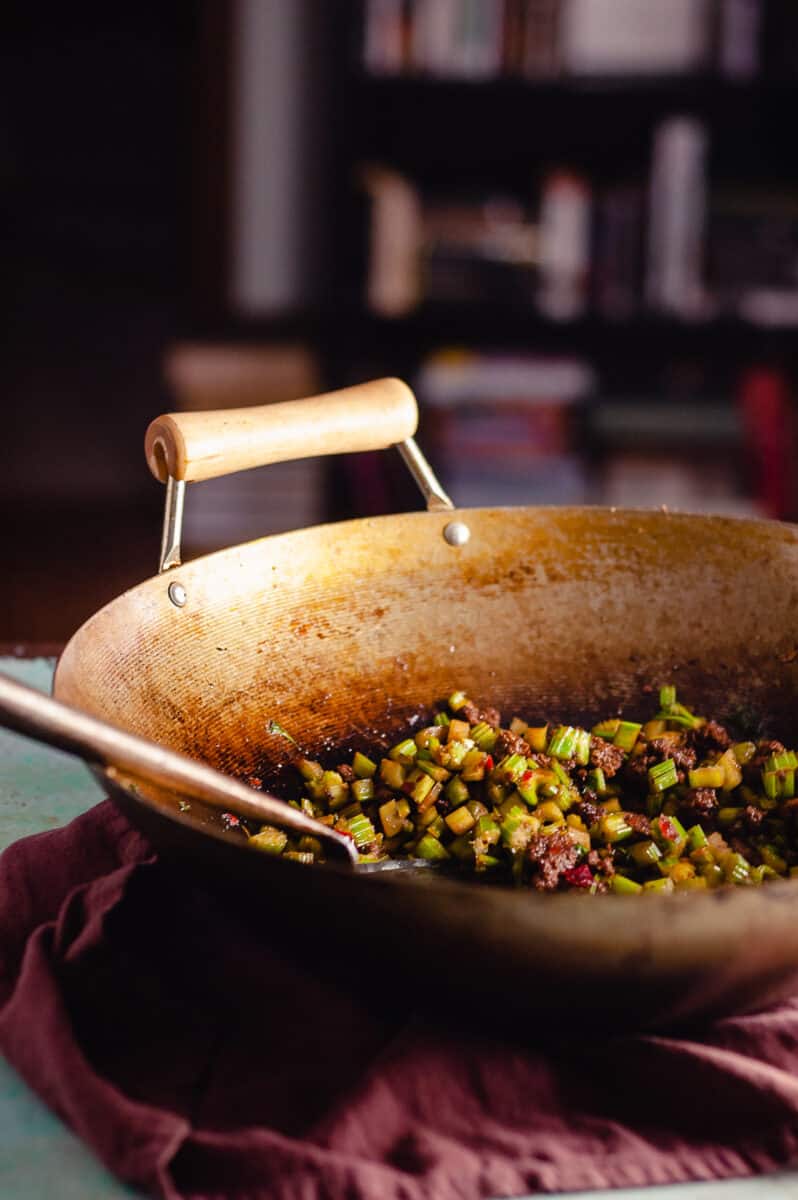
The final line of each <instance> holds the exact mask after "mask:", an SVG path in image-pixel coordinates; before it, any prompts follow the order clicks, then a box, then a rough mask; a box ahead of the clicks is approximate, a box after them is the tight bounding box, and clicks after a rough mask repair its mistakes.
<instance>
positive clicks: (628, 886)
mask: <svg viewBox="0 0 798 1200" xmlns="http://www.w3.org/2000/svg"><path fill="white" fill-rule="evenodd" d="M609 882H610V887H611V888H612V890H613V891H614V892H617V893H618V895H619V896H638V895H639V894H640V892H642V890H643V888H642V886H641V884H639V883H635V881H634V880H633V879H629V878H628V877H627V876H626V875H619V874H618V873H617V872H616V873H615V874H614V875H613V876H612V877H611V878H610V881H609Z"/></svg>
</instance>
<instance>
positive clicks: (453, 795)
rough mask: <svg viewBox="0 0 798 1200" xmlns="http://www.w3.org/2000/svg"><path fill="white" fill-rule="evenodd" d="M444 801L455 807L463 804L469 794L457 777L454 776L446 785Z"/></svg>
mask: <svg viewBox="0 0 798 1200" xmlns="http://www.w3.org/2000/svg"><path fill="white" fill-rule="evenodd" d="M445 790H446V799H447V800H448V801H449V803H450V804H451V805H453V806H454V807H457V805H458V804H465V802H466V800H467V799H468V797H469V795H470V792H469V790H468V788H467V786H466V784H465V783H464V782H463V780H462V779H461V778H460V776H459V775H454V776H452V778H451V779H450V780H449V782H448V783H447V784H446V789H445Z"/></svg>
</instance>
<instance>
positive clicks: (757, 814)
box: [743, 804, 765, 833]
mask: <svg viewBox="0 0 798 1200" xmlns="http://www.w3.org/2000/svg"><path fill="white" fill-rule="evenodd" d="M764 819H765V812H764V809H762V808H757V806H756V805H755V804H746V806H745V808H744V809H743V822H744V824H745V826H746V828H747V829H748V830H749V831H750V832H751V833H753V832H754V831H755V830H757V829H758V828H759V826H760V825H761V824H762V822H763V821H764Z"/></svg>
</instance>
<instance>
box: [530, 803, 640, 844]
mask: <svg viewBox="0 0 798 1200" xmlns="http://www.w3.org/2000/svg"><path fill="white" fill-rule="evenodd" d="M538 811H540V810H538ZM633 833H634V830H633V829H632V826H631V825H630V824H629V823H628V821H627V820H626V817H625V816H624V814H623V813H621V812H618V813H607V814H606V815H605V816H603V817H602V818H601V820H600V821H599V834H600V836H601V837H602V838H603V839H604V841H605V842H610V844H614V843H615V842H623V841H626V839H627V838H630V837H631V836H632V834H633Z"/></svg>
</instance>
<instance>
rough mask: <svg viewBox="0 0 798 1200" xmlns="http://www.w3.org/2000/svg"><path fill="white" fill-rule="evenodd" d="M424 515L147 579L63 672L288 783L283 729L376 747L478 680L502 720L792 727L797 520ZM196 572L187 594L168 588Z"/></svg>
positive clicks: (133, 712) (78, 642)
mask: <svg viewBox="0 0 798 1200" xmlns="http://www.w3.org/2000/svg"><path fill="white" fill-rule="evenodd" d="M454 516H455V517H456V519H460V520H463V521H465V522H466V523H467V525H468V526H469V529H470V531H471V537H470V539H469V541H468V542H467V544H466V545H464V546H461V547H453V546H450V545H449V544H448V543H447V542H446V541H445V539H444V537H443V529H444V527H445V526H446V525H447V524H448V522H449V521H450V520H452V519H453V514H451V513H446V514H431V513H416V514H406V515H402V516H396V517H383V518H376V519H373V520H360V521H352V522H346V523H343V524H340V525H330V526H322V527H318V528H314V529H307V530H302V531H300V532H297V533H291V534H284V535H280V536H276V537H270V538H264V539H262V540H260V541H257V542H253V543H250V544H248V545H245V546H242V547H236V548H233V549H230V550H226V551H222V552H221V553H219V554H215V555H211V556H208V557H206V558H204V559H200V560H198V561H196V562H193V563H191V564H188V565H186V566H183V567H180V568H177V569H175V570H173V571H170V572H169V573H168V574H167V575H165V576H161V577H156V578H153V579H151V580H149V581H147V582H146V583H144V584H142V585H140V586H139V587H137V588H134V589H133V590H132V591H130V592H128V593H126V594H125V595H124V596H121V597H119V598H118V599H117V600H115V601H113V602H112V603H111V604H110V605H109V606H107V607H106V608H105V609H103V610H102V611H101V612H99V613H98V614H96V615H95V616H94V617H93V618H92V619H91V620H90V621H88V622H87V624H86V625H84V626H83V628H82V629H81V630H80V631H79V632H78V633H77V634H76V635H75V637H74V638H73V639H72V641H71V642H70V644H69V646H68V647H67V649H66V651H65V653H64V655H63V657H62V659H61V662H60V664H59V668H58V672H57V676H56V684H55V690H56V693H57V694H58V695H59V696H60V697H62V698H63V699H66V700H69V701H71V702H73V703H75V704H77V705H79V706H80V707H82V708H84V709H86V710H88V711H89V712H93V713H97V714H98V715H101V716H105V717H107V718H109V719H111V720H114V721H116V722H117V723H118V724H120V725H123V726H124V727H125V728H128V729H131V730H133V731H135V732H138V733H142V734H145V735H147V736H149V737H152V738H154V739H155V740H157V741H160V742H163V743H165V744H167V745H169V746H172V747H174V748H176V749H179V750H182V751H185V752H187V753H189V754H192V755H195V756H197V757H200V758H202V759H204V760H206V761H208V762H210V763H212V764H213V765H215V766H217V767H220V768H221V769H223V770H227V771H230V772H232V773H234V774H236V775H239V776H243V777H247V776H250V775H255V774H256V775H258V776H260V777H261V778H263V779H264V782H268V783H274V781H275V779H276V778H278V777H279V776H280V774H281V771H282V770H283V769H284V765H285V760H286V746H287V743H286V742H285V741H284V740H283V739H282V738H281V737H280V736H279V735H275V734H270V733H269V732H268V722H269V721H270V720H276V721H277V722H279V724H280V725H281V726H282V727H283V728H285V729H287V730H289V731H290V732H291V734H292V735H293V736H294V737H295V738H296V740H297V742H298V743H299V744H300V745H301V746H302V748H303V749H304V750H305V751H306V752H308V753H310V754H321V755H323V754H324V753H325V750H326V751H330V750H332V749H333V748H334V747H335V746H336V745H337V744H339V743H347V744H349V745H351V744H353V743H355V744H358V743H359V744H362V743H365V742H368V741H369V739H370V738H373V736H374V735H375V733H380V732H382V733H385V732H388V733H390V732H391V731H392V730H395V729H396V728H398V727H400V726H401V725H402V724H403V723H404V722H406V721H407V719H408V718H409V717H410V716H411V714H413V713H415V712H417V711H418V709H419V706H422V705H428V704H429V703H431V702H434V701H435V700H436V699H438V698H441V697H445V696H446V695H448V694H449V693H450V692H451V691H452V690H453V688H454V687H460V688H464V689H465V690H466V691H467V692H468V694H469V695H471V696H472V697H473V698H474V699H476V700H478V701H481V702H483V703H494V704H496V705H497V706H498V707H499V708H500V710H501V712H502V714H503V717H504V718H505V719H509V717H510V716H511V715H512V714H513V713H515V712H519V713H522V714H524V715H526V716H529V717H530V718H531V717H536V716H548V715H551V716H554V717H558V716H561V717H567V718H570V719H571V720H578V719H580V718H585V717H590V718H595V717H597V716H598V715H599V714H607V713H608V712H615V711H619V709H625V710H626V711H627V712H628V713H630V714H631V713H633V712H640V711H641V706H644V708H642V711H649V709H650V708H651V705H652V704H653V703H654V701H655V698H647V697H646V696H645V695H644V689H645V688H646V687H648V686H651V685H654V686H658V685H659V684H661V683H663V682H666V681H671V682H674V683H676V684H677V686H678V688H679V693H680V696H681V697H682V698H683V699H684V700H685V701H686V702H688V703H693V704H695V705H696V706H697V708H698V710H699V711H702V712H708V713H711V714H713V715H718V716H724V717H728V716H730V715H733V714H738V715H739V714H742V716H743V720H744V722H747V723H749V724H751V722H753V721H756V720H758V719H761V718H763V717H764V720H765V724H766V726H767V729H768V731H769V732H771V733H772V734H774V735H776V736H779V735H780V736H782V737H786V738H787V739H789V737H790V735H791V734H792V735H793V740H794V733H795V726H794V722H793V710H794V701H795V697H796V689H797V687H798V629H797V628H796V617H795V614H796V611H798V610H797V609H796V601H797V600H798V531H796V529H795V528H794V527H792V526H788V525H780V524H775V523H769V522H758V521H746V520H733V519H725V518H719V517H694V516H683V515H675V514H669V513H663V512H629V511H626V512H622V511H618V512H613V511H608V510H601V509H554V510H546V509H539V508H538V509H535V508H531V509H480V510H462V511H461V512H459V513H457V514H454ZM173 579H175V580H178V581H179V582H180V583H182V584H183V586H184V587H185V590H186V594H187V602H186V604H185V606H184V607H182V608H178V607H176V606H175V605H173V604H172V603H171V601H170V600H169V597H168V593H167V589H168V584H169V583H170V582H171V581H172V580H173Z"/></svg>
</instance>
